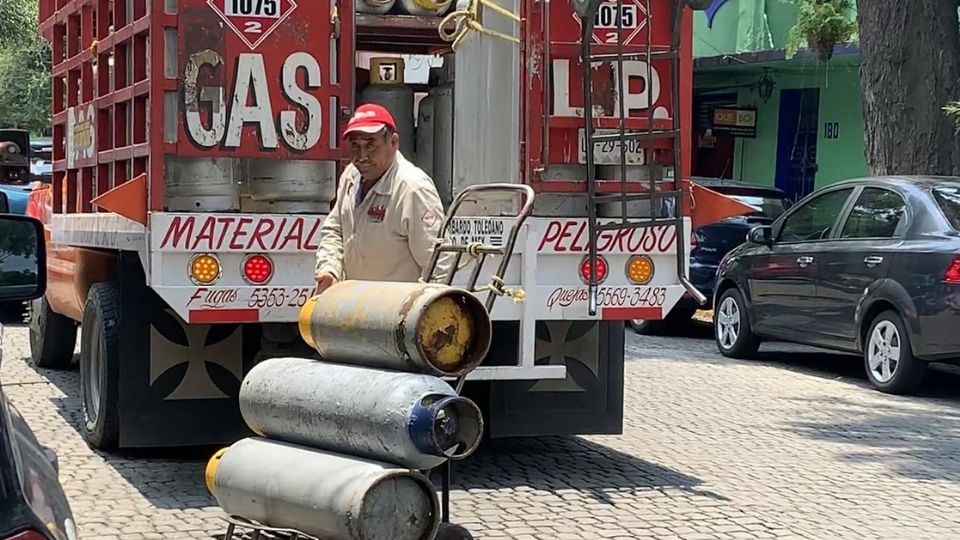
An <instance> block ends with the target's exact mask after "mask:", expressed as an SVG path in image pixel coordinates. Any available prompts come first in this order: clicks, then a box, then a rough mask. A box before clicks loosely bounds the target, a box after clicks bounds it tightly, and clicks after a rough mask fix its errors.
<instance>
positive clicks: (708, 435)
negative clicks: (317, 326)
mask: <svg viewBox="0 0 960 540" xmlns="http://www.w3.org/2000/svg"><path fill="white" fill-rule="evenodd" d="M704 333H705V334H706V335H703V334H704ZM693 334H694V335H692V336H687V337H668V338H647V337H638V336H635V335H633V334H630V335H629V336H628V340H627V347H628V351H627V352H628V365H627V370H626V373H627V381H626V395H627V410H626V420H625V423H626V425H625V429H624V434H623V435H622V436H605V437H589V438H572V439H540V440H522V441H507V442H497V443H494V444H491V445H489V446H488V447H487V448H485V449H484V450H482V451H481V452H480V453H478V454H477V455H476V457H474V458H472V459H471V460H470V461H469V462H468V463H467V464H465V465H464V466H463V468H462V469H461V471H460V476H459V479H460V482H459V483H458V490H457V491H456V492H455V493H454V499H453V513H454V517H455V518H456V520H457V521H460V522H461V523H463V524H464V525H466V526H467V527H468V528H470V529H471V530H473V531H474V532H475V534H477V536H478V538H515V539H518V540H530V539H543V540H565V539H571V540H573V539H592V538H615V539H626V538H640V539H645V538H662V539H668V538H682V539H686V540H696V539H740V538H743V539H752V538H756V539H760V538H808V539H829V538H891V539H893V538H898V539H899V538H955V537H956V536H957V534H958V533H957V531H958V530H960V527H958V524H960V514H958V511H957V510H958V507H960V461H958V459H960V389H958V387H960V385H958V384H957V383H958V382H960V378H958V377H957V376H956V375H954V374H951V373H938V374H937V375H936V376H934V377H931V380H930V381H929V382H928V383H927V385H926V388H925V390H924V395H923V396H921V397H912V398H911V397H892V396H886V395H883V394H880V393H878V392H875V391H873V390H872V389H870V388H868V387H867V384H866V382H865V380H864V379H863V375H862V368H861V364H860V362H859V361H858V359H856V358H853V357H844V356H836V355H828V354H823V353H816V352H813V353H811V352H810V351H807V350H803V349H800V348H796V347H783V346H765V347H764V349H763V350H764V351H767V352H766V356H765V357H764V358H763V359H761V360H758V361H754V362H735V361H730V360H726V359H723V358H721V357H719V356H718V355H717V354H716V352H715V349H714V345H713V343H712V341H710V340H709V331H708V330H707V331H699V332H697V331H694V332H693ZM27 351H28V345H27V332H26V330H25V329H24V328H23V327H17V326H13V327H9V326H8V327H7V329H6V340H5V343H4V355H5V358H4V363H3V368H2V375H0V379H2V380H3V383H4V389H5V392H7V394H8V396H9V398H10V399H11V400H12V401H13V402H14V403H15V404H16V405H17V407H18V408H19V409H20V410H21V411H22V412H23V414H24V415H25V417H26V418H27V421H28V422H29V423H30V424H31V426H32V427H33V429H34V430H35V431H36V432H37V435H38V437H39V438H40V440H41V441H42V442H44V443H45V444H48V445H50V446H52V447H53V448H54V449H55V450H56V451H57V452H58V453H59V456H60V464H61V479H62V481H63V483H64V485H65V489H66V491H67V495H68V497H69V499H70V501H71V504H72V507H73V510H74V513H75V514H76V517H77V521H78V522H79V525H80V529H81V534H82V538H84V539H102V540H113V539H121V538H122V539H125V540H136V539H147V538H157V539H160V538H162V539H171V540H172V539H180V538H219V537H220V535H222V533H223V532H224V529H225V527H224V524H223V522H222V521H220V511H219V510H218V509H217V508H216V507H215V505H214V504H213V502H212V500H211V499H210V497H209V496H208V495H207V493H206V490H205V489H204V487H203V481H202V470H203V464H204V459H205V457H206V455H207V454H205V453H204V452H197V451H196V450H193V451H190V452H185V451H181V452H176V451H171V450H164V451H153V452H129V453H124V454H120V455H102V454H98V453H97V452H94V451H91V450H90V449H89V448H88V447H87V446H86V445H85V444H84V442H83V441H82V439H81V437H80V436H79V435H78V434H77V431H76V428H75V426H77V425H78V424H79V422H80V421H81V413H80V403H79V400H78V398H77V395H78V391H77V374H76V372H75V371H74V372H54V371H45V370H44V371H42V372H41V373H37V372H36V371H34V370H33V369H32V368H30V367H29V366H28V365H27V364H26V362H25V361H24V357H25V356H26V355H27ZM467 492H469V493H467Z"/></svg>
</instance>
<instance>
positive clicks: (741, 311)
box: [713, 289, 760, 359]
mask: <svg viewBox="0 0 960 540" xmlns="http://www.w3.org/2000/svg"><path fill="white" fill-rule="evenodd" d="M713 336H714V338H715V340H716V342H717V348H718V349H720V353H721V354H722V355H724V356H727V357H730V358H741V359H746V358H750V357H752V356H754V355H755V354H757V350H759V349H760V338H759V337H758V336H757V335H756V334H754V333H753V331H752V330H751V329H750V320H749V318H748V317H747V308H746V307H745V303H744V301H743V295H742V294H740V291H739V290H737V289H727V291H726V292H724V293H723V295H722V296H720V301H719V302H717V307H716V309H714V312H713Z"/></svg>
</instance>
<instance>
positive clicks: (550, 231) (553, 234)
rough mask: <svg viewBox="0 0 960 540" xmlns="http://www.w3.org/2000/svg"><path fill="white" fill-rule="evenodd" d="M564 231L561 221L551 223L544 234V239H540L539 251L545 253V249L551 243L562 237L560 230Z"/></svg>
mask: <svg viewBox="0 0 960 540" xmlns="http://www.w3.org/2000/svg"><path fill="white" fill-rule="evenodd" d="M561 229H563V225H561V224H560V222H559V221H551V222H550V223H548V224H547V230H546V231H545V232H544V233H543V238H541V239H540V247H538V248H537V251H543V248H544V247H546V245H547V244H548V243H549V242H556V241H557V238H559V237H560V230H561Z"/></svg>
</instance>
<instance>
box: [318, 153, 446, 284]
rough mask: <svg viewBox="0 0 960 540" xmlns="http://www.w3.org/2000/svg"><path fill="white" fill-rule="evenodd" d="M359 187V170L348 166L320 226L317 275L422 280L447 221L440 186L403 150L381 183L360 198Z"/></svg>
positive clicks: (386, 279) (381, 179) (340, 277)
mask: <svg viewBox="0 0 960 540" xmlns="http://www.w3.org/2000/svg"><path fill="white" fill-rule="evenodd" d="M360 185H361V178H360V172H359V171H357V168H356V167H354V166H353V165H352V164H351V165H348V166H347V168H346V170H345V171H344V172H343V175H342V176H341V177H340V186H339V188H338V189H337V201H336V202H335V203H334V205H333V209H332V210H331V211H330V214H329V215H328V216H327V218H326V219H325V220H324V222H323V226H322V227H321V229H320V248H319V249H318V250H317V265H316V273H317V275H320V273H322V272H330V273H331V274H333V275H334V277H336V278H337V279H338V280H340V281H342V280H345V279H360V280H369V281H405V282H415V281H417V280H418V279H419V278H420V277H421V274H422V272H423V269H424V267H426V266H427V265H428V264H429V263H430V257H431V256H432V254H433V248H434V245H435V243H436V240H437V234H438V233H439V232H440V223H441V221H442V220H443V204H442V203H441V202H440V196H439V194H438V193H437V188H436V186H435V185H434V184H433V181H432V180H431V179H430V177H429V176H427V174H426V173H425V172H423V171H422V170H421V169H420V168H419V167H417V166H416V165H414V164H413V163H410V162H409V161H407V159H406V158H404V157H403V155H402V154H401V153H400V152H399V151H398V152H397V159H396V160H395V161H394V163H393V165H392V166H391V167H390V168H389V169H387V172H386V173H384V175H383V177H382V178H380V181H379V182H377V183H376V184H374V186H373V187H372V188H371V189H370V190H369V192H368V193H365V194H364V198H363V200H362V201H357V195H358V190H359V189H360ZM443 266H445V265H441V267H443Z"/></svg>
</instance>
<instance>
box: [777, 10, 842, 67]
mask: <svg viewBox="0 0 960 540" xmlns="http://www.w3.org/2000/svg"><path fill="white" fill-rule="evenodd" d="M791 3H793V4H798V5H799V6H800V10H799V11H798V12H797V22H796V24H794V25H793V28H791V29H790V32H789V33H788V34H787V51H786V52H787V58H788V59H790V58H793V57H794V56H795V55H796V54H797V50H798V49H800V45H801V44H802V43H806V45H807V47H808V48H810V49H812V50H814V51H816V53H817V58H819V59H820V60H822V61H824V62H826V61H828V60H830V58H832V57H833V47H834V45H836V44H837V43H847V42H849V41H851V40H853V39H854V37H855V36H856V35H857V21H856V18H855V17H854V16H853V15H854V0H793V1H792V2H791Z"/></svg>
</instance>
